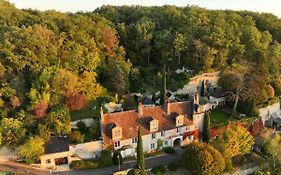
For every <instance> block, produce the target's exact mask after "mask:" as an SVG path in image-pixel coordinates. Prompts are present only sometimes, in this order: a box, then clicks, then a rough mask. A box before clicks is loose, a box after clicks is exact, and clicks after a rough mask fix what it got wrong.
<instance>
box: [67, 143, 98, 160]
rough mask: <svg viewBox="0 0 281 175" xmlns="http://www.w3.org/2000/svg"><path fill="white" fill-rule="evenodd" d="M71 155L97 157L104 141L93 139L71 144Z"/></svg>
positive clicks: (88, 157) (87, 157) (86, 157)
mask: <svg viewBox="0 0 281 175" xmlns="http://www.w3.org/2000/svg"><path fill="white" fill-rule="evenodd" d="M69 151H70V153H71V155H75V156H77V157H79V158H81V159H97V158H99V157H100V155H101V152H102V141H101V140H98V141H92V142H87V143H81V144H76V145H71V146H69Z"/></svg>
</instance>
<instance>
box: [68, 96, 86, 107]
mask: <svg viewBox="0 0 281 175" xmlns="http://www.w3.org/2000/svg"><path fill="white" fill-rule="evenodd" d="M85 105H86V97H85V96H83V95H80V94H75V95H71V96H69V97H67V99H66V106H67V108H68V109H69V110H80V109H81V108H83V107H84V106H85Z"/></svg>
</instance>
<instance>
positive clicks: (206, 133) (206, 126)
mask: <svg viewBox="0 0 281 175" xmlns="http://www.w3.org/2000/svg"><path fill="white" fill-rule="evenodd" d="M210 125H211V121H210V113H209V112H205V114H204V120H203V131H202V141H203V142H205V143H209V141H210V139H211V131H210V129H211V128H210V127H211V126H210Z"/></svg>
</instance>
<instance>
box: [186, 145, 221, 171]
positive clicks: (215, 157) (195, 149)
mask: <svg viewBox="0 0 281 175" xmlns="http://www.w3.org/2000/svg"><path fill="white" fill-rule="evenodd" d="M182 157H183V162H184V164H185V166H186V167H187V168H188V169H189V170H191V171H192V173H194V174H198V175H201V174H202V175H209V174H221V173H222V171H223V170H224V168H225V161H224V158H223V156H222V154H221V153H220V152H219V151H218V150H216V149H215V148H214V147H213V146H212V145H209V144H206V143H203V142H202V143H199V142H194V143H191V144H189V145H187V147H186V148H185V149H184V152H183V155H182Z"/></svg>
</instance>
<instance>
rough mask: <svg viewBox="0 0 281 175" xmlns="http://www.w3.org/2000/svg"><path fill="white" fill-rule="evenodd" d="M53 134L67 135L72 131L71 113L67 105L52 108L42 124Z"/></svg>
mask: <svg viewBox="0 0 281 175" xmlns="http://www.w3.org/2000/svg"><path fill="white" fill-rule="evenodd" d="M40 125H41V128H45V129H46V130H45V132H46V131H48V132H50V134H53V135H60V136H62V135H66V134H68V133H69V132H70V131H71V121H70V113H69V110H68V108H67V107H66V106H64V105H58V106H55V107H53V108H52V109H51V111H50V112H49V113H48V115H47V116H46V117H45V118H44V119H43V121H42V123H41V124H40ZM42 125H43V126H42Z"/></svg>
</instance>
